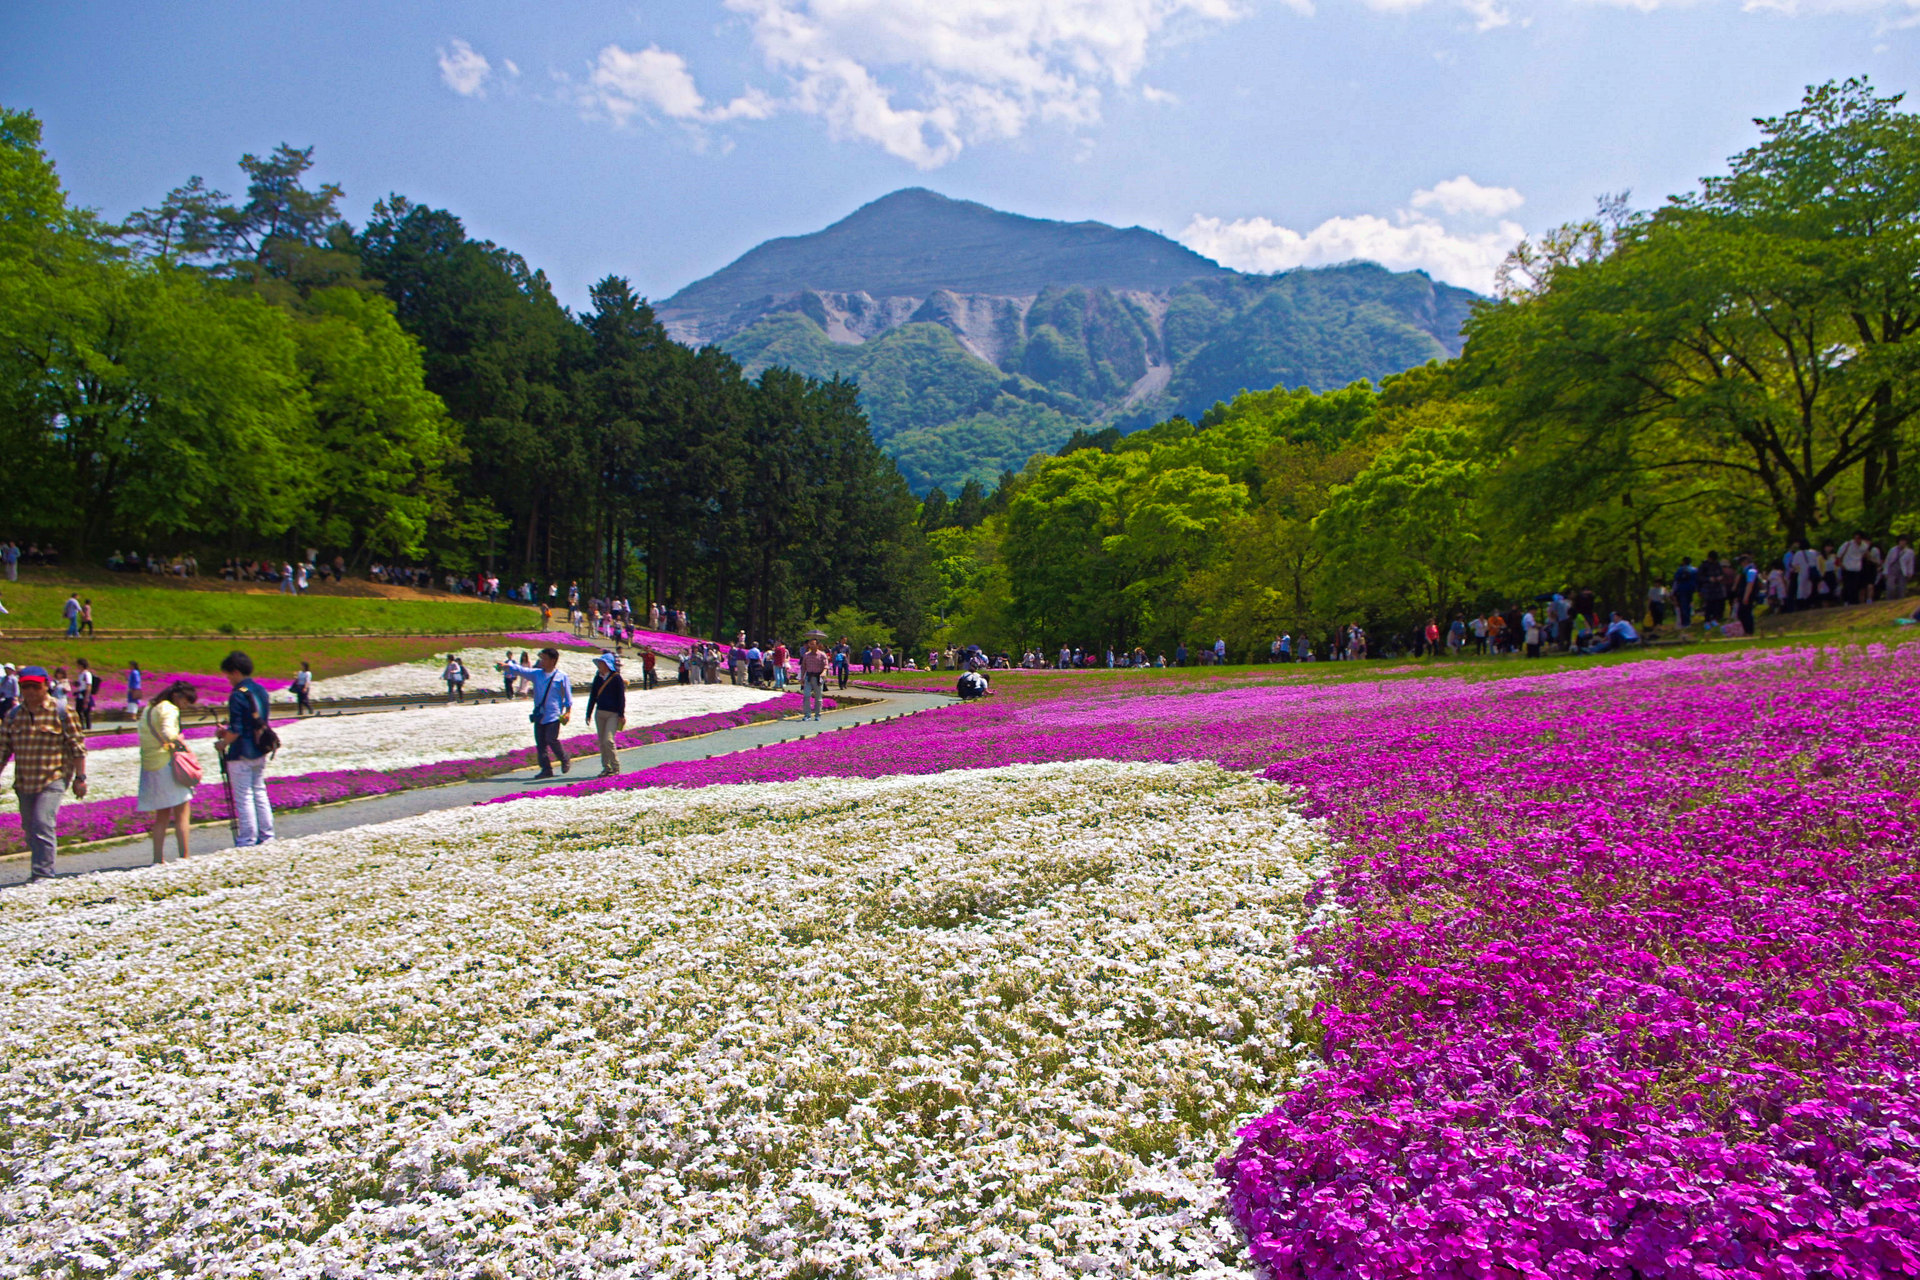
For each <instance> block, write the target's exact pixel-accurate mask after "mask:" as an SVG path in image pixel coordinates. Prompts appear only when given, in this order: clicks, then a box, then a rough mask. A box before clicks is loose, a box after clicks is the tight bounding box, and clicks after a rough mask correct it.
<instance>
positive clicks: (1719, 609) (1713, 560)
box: [1700, 551, 1727, 629]
mask: <svg viewBox="0 0 1920 1280" xmlns="http://www.w3.org/2000/svg"><path fill="white" fill-rule="evenodd" d="M1700 613H1701V615H1702V616H1703V617H1705V619H1706V624H1707V626H1708V627H1710V628H1714V629H1718V628H1719V626H1720V623H1721V621H1722V620H1723V619H1724V618H1725V617H1726V614H1727V567H1726V566H1725V565H1724V564H1722V563H1720V553H1719V552H1718V551H1709V552H1707V558H1706V561H1705V563H1703V564H1702V565H1701V566H1700Z"/></svg>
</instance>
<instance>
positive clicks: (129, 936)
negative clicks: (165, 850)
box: [0, 763, 1327, 1277]
mask: <svg viewBox="0 0 1920 1280" xmlns="http://www.w3.org/2000/svg"><path fill="white" fill-rule="evenodd" d="M1326 853H1327V846H1326V839H1325V836H1324V835H1323V833H1322V831H1321V830H1320V828H1319V826H1318V824H1316V823H1314V822H1311V821H1309V820H1307V819H1304V818H1302V817H1301V816H1300V815H1299V813H1298V812H1297V810H1296V809H1295V808H1294V807H1293V805H1292V804H1291V803H1290V802H1289V796H1288V794H1287V792H1286V791H1285V790H1284V789H1283V788H1280V787H1276V786H1274V785H1272V784H1270V783H1266V782H1263V781H1261V780H1259V779H1256V778H1252V777H1248V776H1246V775H1244V774H1233V773H1227V772H1223V771H1221V770H1218V769H1215V768H1212V767H1211V766H1206V765H1185V766H1173V767H1170V766H1160V765H1139V764H1129V765H1118V764H1109V763H1082V764H1067V765H1047V766H1039V767H1019V768H1012V769H1004V770H997V771H992V772H986V773H949V774H943V775H938V776H928V777H916V778H893V779H881V780H859V779H833V780H823V781H810V782H807V783H803V784H799V785H785V786H761V787H741V788H725V789H720V790H706V791H685V790H664V791H655V792H628V793H621V794H612V795H605V796H600V797H597V798H594V799H592V800H587V801H581V800H558V801H556V800H546V801H530V802H527V803H523V804H519V805H514V806H507V807H488V808H481V809H467V810H461V811H456V812H453V813H447V814H440V815H434V816H432V817H429V818H421V819H414V820H410V821H408V822H404V823H397V824H392V825H389V826H385V827H379V828H372V829H367V830H362V831H356V832H351V833H346V834H342V835H338V836H327V837H313V838H310V839H307V840H304V841H299V842H293V843H290V844H288V845H286V846H283V847H272V846H269V847H268V848H266V849H262V850H247V851H242V852H239V853H235V854H233V855H230V856H223V857H221V858H218V859H212V860H206V861H199V860H196V861H194V862H191V863H187V864H184V865H174V866H169V867H166V868H163V869H158V870H155V871H152V872H147V873H142V874H140V875H137V876H118V877H111V878H98V879H81V880H73V881H53V882H48V883H43V884H40V885H36V886H33V887H32V888H29V889H24V890H21V891H18V892H15V893H11V894H8V895H6V896H5V897H4V898H0V938H3V939H4V943H5V945H4V946H0V982H4V987H5V994H4V1000H5V1006H6V1008H7V1009H8V1011H9V1013H8V1018H7V1020H6V1022H5V1024H4V1028H3V1029H0V1101H3V1102H4V1109H0V1117H3V1118H0V1127H3V1128H4V1137H3V1140H0V1168H3V1169H4V1171H5V1176H4V1177H3V1178H0V1274H4V1275H10V1276H18V1275H27V1274H53V1273H58V1274H61V1275H88V1274H101V1273H107V1272H111V1273H114V1274H125V1275H136V1274H192V1275H207V1276H214V1275H226V1276H242V1275H248V1276H252V1275H274V1276H288V1277H321V1276H326V1277H336V1276H340V1277H345V1276H352V1277H371V1276H419V1275H441V1276H494V1277H509V1276H512V1277H521V1276H556V1275H567V1276H602V1275H604V1276H634V1277H639V1276H649V1277H652V1276H663V1277H664V1276H676V1277H678V1276H688V1277H693V1276H698V1277H720V1276H728V1277H749V1276H787V1277H791V1276H828V1275H832V1276H882V1275H887V1276H891V1275H903V1274H916V1275H917V1274H927V1275H931V1274H935V1273H941V1274H972V1275H976V1276H1012V1275H1019V1276H1036V1277H1049V1276H1059V1277H1065V1276H1069V1275H1088V1274H1104V1275H1116V1276H1135V1275H1164V1274H1196V1275H1208V1274H1213V1275H1226V1274H1241V1273H1243V1272H1244V1256H1243V1254H1242V1251H1241V1248H1240V1244H1239V1241H1238V1239H1237V1237H1236V1234H1235V1231H1234V1228H1233V1225H1232V1222H1231V1220H1230V1218H1229V1217H1228V1214H1227V1197H1226V1194H1225V1190H1224V1188H1223V1187H1222V1186H1220V1185H1219V1184H1218V1183H1217V1182H1216V1180H1215V1179H1214V1177H1213V1175H1212V1165H1213V1162H1214V1160H1215V1159H1216V1158H1218V1157H1219V1156H1220V1155H1221V1154H1222V1153H1223V1152H1224V1151H1226V1150H1227V1149H1228V1147H1229V1145H1230V1143H1231V1133H1232V1129H1233V1126H1234V1125H1235V1124H1237V1123H1239V1122H1240V1121H1242V1120H1243V1119H1244V1118H1245V1117H1246V1116H1247V1114H1248V1113H1250V1112H1253V1111H1256V1110H1259V1109H1262V1108H1265V1107H1266V1106H1268V1105H1270V1104H1271V1101H1272V1099H1273V1098H1274V1097H1275V1095H1276V1094H1277V1093H1280V1092H1282V1091H1283V1090H1285V1089H1287V1088H1288V1087H1290V1086H1291V1085H1292V1084H1293V1083H1294V1082H1295V1080H1296V1077H1297V1075H1298V1073H1299V1071H1300V1069H1301V1066H1302V1063H1303V1061H1304V1060H1307V1059H1309V1058H1310V1056H1311V1055H1310V1046H1309V1043H1308V1039H1307V1037H1308V1036H1309V1035H1310V1034H1311V1033H1310V1021H1311V1020H1310V1018H1309V1016H1308V1014H1309V1010H1310V1009H1311V1007H1312V1004H1313V1001H1314V996H1315V978H1316V975H1315V974H1314V972H1313V971H1312V970H1311V968H1310V967H1308V966H1307V965H1306V964H1305V963H1304V961H1303V959H1302V957H1301V955H1300V953H1299V952H1298V950H1297V949H1296V948H1295V946H1294V943H1293V939H1294V937H1295V936H1296V934H1297V933H1298V932H1299V931H1300V930H1301V929H1302V928H1303V927H1304V926H1305V925H1306V924H1307V923H1308V922H1309V908H1308V906H1307V905H1306V898H1307V896H1308V894H1309V891H1310V889H1311V887H1312V885H1313V883H1314V877H1315V875H1316V873H1317V872H1318V871H1320V870H1322V869H1323V868H1324V867H1325V865H1326Z"/></svg>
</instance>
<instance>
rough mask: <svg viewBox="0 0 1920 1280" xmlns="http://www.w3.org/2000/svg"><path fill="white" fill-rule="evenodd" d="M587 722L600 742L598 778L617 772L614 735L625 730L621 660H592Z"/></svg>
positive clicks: (605, 655)
mask: <svg viewBox="0 0 1920 1280" xmlns="http://www.w3.org/2000/svg"><path fill="white" fill-rule="evenodd" d="M587 721H588V723H590V724H591V725H593V731H594V733H595V735H596V736H597V737H598V739H599V743H600V776H601V777H603V778H606V777H610V776H612V775H613V774H616V773H618V772H620V749H619V744H617V743H616V742H615V741H614V736H613V735H614V734H616V733H618V732H619V731H620V730H622V729H624V728H626V727H627V681H626V678H625V677H624V676H622V675H621V674H620V659H619V658H617V657H615V656H614V655H613V654H611V653H603V654H601V655H600V656H599V657H597V658H595V659H594V660H593V685H592V686H591V687H590V688H589V689H588V690H587Z"/></svg>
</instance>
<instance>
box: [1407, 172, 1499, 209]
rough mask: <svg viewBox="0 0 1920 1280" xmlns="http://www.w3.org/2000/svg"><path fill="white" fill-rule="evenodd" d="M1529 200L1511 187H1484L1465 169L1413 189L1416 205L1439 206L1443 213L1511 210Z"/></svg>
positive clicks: (1415, 206) (1417, 207) (1422, 206)
mask: <svg viewBox="0 0 1920 1280" xmlns="http://www.w3.org/2000/svg"><path fill="white" fill-rule="evenodd" d="M1526 202H1527V198H1526V197H1525V196H1523V195H1521V194H1520V193H1519V192H1518V191H1515V190H1514V189H1513V188H1512V187H1483V186H1481V185H1480V184H1479V183H1477V182H1475V181H1474V180H1473V179H1472V178H1469V177H1468V176H1467V175H1466V174H1464V173H1463V174H1461V175H1460V176H1459V177H1457V178H1448V179H1447V180H1446V181H1445V182H1436V183H1434V184H1433V185H1432V186H1431V187H1422V188H1421V189H1420V190H1418V191H1416V192H1414V193H1413V207H1414V208H1416V209H1431V208H1435V207H1437V208H1439V210H1440V211H1441V212H1442V213H1470V214H1474V215H1476V216H1478V217H1482V218H1497V217H1499V216H1500V215H1501V214H1503V213H1512V212H1513V211H1514V210H1515V209H1518V208H1519V207H1520V206H1521V205H1523V204H1525V203H1526Z"/></svg>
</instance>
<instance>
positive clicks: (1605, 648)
mask: <svg viewBox="0 0 1920 1280" xmlns="http://www.w3.org/2000/svg"><path fill="white" fill-rule="evenodd" d="M1639 643H1640V633H1639V632H1638V631H1635V630H1634V629H1633V624H1632V623H1631V622H1628V621H1627V620H1626V617H1625V616H1624V615H1622V614H1621V613H1620V612H1619V611H1618V610H1615V611H1614V614H1613V619H1612V621H1610V622H1608V623H1607V630H1606V633H1605V634H1604V635H1602V636H1601V637H1600V640H1599V643H1597V644H1592V645H1588V646H1587V647H1586V648H1584V649H1581V650H1580V652H1581V653H1587V654H1593V653H1613V652H1615V651H1617V650H1620V649H1626V648H1630V647H1632V646H1633V645H1637V644H1639Z"/></svg>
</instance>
